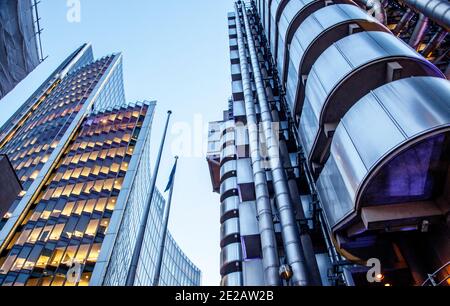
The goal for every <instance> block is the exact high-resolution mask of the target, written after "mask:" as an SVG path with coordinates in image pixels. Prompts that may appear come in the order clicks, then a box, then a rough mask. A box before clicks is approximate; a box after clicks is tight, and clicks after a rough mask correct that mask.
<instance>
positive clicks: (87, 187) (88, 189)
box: [83, 181, 94, 194]
mask: <svg viewBox="0 0 450 306" xmlns="http://www.w3.org/2000/svg"><path fill="white" fill-rule="evenodd" d="M92 187H94V182H92V181H91V182H87V183H86V185H85V186H84V189H83V192H84V193H87V194H89V193H91V190H92Z"/></svg>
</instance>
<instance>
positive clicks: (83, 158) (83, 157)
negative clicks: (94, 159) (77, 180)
mask: <svg viewBox="0 0 450 306" xmlns="http://www.w3.org/2000/svg"><path fill="white" fill-rule="evenodd" d="M89 155H91V153H84V154H83V156H81V159H80V160H81V161H82V162H87V161H88V158H89Z"/></svg>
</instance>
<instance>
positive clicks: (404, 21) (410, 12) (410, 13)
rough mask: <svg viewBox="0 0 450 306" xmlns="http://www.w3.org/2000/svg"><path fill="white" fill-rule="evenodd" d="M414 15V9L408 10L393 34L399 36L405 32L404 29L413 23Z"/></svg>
mask: <svg viewBox="0 0 450 306" xmlns="http://www.w3.org/2000/svg"><path fill="white" fill-rule="evenodd" d="M414 15H415V13H414V11H413V10H412V9H408V10H407V11H406V12H405V14H403V16H402V18H401V19H400V21H399V22H398V23H397V25H396V26H395V28H394V30H393V31H392V33H393V34H394V35H396V36H398V35H399V34H400V33H401V32H402V31H403V29H405V27H406V25H407V24H408V23H409V22H410V21H411V19H412V18H413V17H414Z"/></svg>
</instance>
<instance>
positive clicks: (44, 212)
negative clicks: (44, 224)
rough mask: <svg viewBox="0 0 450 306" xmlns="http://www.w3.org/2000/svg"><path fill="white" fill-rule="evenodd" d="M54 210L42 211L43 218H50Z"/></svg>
mask: <svg viewBox="0 0 450 306" xmlns="http://www.w3.org/2000/svg"><path fill="white" fill-rule="evenodd" d="M51 213H52V212H51V211H50V210H44V211H43V212H42V214H41V217H40V218H41V219H43V220H48V218H49V217H50V214H51Z"/></svg>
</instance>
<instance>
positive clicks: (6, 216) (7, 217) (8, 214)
mask: <svg viewBox="0 0 450 306" xmlns="http://www.w3.org/2000/svg"><path fill="white" fill-rule="evenodd" d="M11 216H12V214H11V213H6V214H5V215H4V216H3V218H5V219H9V218H11Z"/></svg>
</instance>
